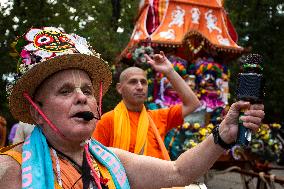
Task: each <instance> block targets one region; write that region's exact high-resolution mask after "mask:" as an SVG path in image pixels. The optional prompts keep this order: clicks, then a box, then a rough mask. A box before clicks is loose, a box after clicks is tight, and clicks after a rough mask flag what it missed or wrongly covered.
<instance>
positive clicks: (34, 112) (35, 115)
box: [30, 104, 43, 125]
mask: <svg viewBox="0 0 284 189" xmlns="http://www.w3.org/2000/svg"><path fill="white" fill-rule="evenodd" d="M37 105H38V104H37ZM30 114H31V117H32V118H33V120H34V121H35V122H36V123H37V124H38V125H42V124H43V119H42V117H41V115H40V114H39V113H38V111H37V110H36V109H35V108H34V107H33V106H31V105H30Z"/></svg>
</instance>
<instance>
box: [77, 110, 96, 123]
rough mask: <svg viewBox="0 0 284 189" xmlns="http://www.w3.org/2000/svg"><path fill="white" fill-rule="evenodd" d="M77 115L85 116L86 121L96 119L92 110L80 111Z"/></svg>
mask: <svg viewBox="0 0 284 189" xmlns="http://www.w3.org/2000/svg"><path fill="white" fill-rule="evenodd" d="M76 117H79V118H83V119H84V121H91V120H92V119H94V117H95V116H94V114H93V113H92V112H90V111H84V112H78V113H76Z"/></svg>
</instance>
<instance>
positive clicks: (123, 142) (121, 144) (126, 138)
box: [112, 101, 170, 160]
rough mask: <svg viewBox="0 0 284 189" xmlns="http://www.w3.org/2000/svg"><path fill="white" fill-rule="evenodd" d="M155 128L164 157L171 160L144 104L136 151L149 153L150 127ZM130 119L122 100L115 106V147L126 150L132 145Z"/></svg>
mask: <svg viewBox="0 0 284 189" xmlns="http://www.w3.org/2000/svg"><path fill="white" fill-rule="evenodd" d="M149 125H150V127H151V128H152V129H153V131H154V134H155V137H156V139H157V141H158V143H159V146H160V149H161V151H162V153H163V157H164V159H166V160H170V157H169V154H168V152H167V149H166V147H165V144H164V142H163V140H162V138H161V135H160V133H159V131H158V129H157V127H156V125H155V123H154V121H153V120H152V118H151V117H150V116H149V115H148V113H147V110H146V108H145V106H143V108H142V111H141V113H140V116H139V121H138V128H137V136H136V144H135V148H134V153H135V154H139V155H142V154H143V155H147V143H148V139H147V133H148V128H149ZM130 129H131V128H130V119H129V115H128V110H127V108H126V106H125V104H124V102H123V101H121V102H120V103H119V104H118V105H117V106H116V107H115V108H114V140H113V145H112V146H113V147H115V148H120V149H123V150H126V151H129V147H130V136H131V135H130Z"/></svg>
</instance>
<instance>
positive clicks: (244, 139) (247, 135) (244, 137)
mask: <svg viewBox="0 0 284 189" xmlns="http://www.w3.org/2000/svg"><path fill="white" fill-rule="evenodd" d="M243 115H244V110H243V111H241V112H240V117H241V116H243ZM250 141H251V130H250V129H248V128H246V127H245V126H244V125H243V121H242V120H240V119H239V131H238V138H237V142H236V144H238V145H240V146H247V145H248V143H249V142H250Z"/></svg>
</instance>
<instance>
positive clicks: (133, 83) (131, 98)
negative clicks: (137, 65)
mask: <svg viewBox="0 0 284 189" xmlns="http://www.w3.org/2000/svg"><path fill="white" fill-rule="evenodd" d="M117 91H118V92H119V93H120V94H121V96H122V98H123V100H124V102H125V103H129V104H131V105H137V106H141V105H143V104H144V102H145V100H146V98H147V93H148V83H147V78H146V75H145V73H144V71H143V70H138V69H132V70H128V71H127V72H126V73H124V76H123V78H121V83H118V84H117Z"/></svg>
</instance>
